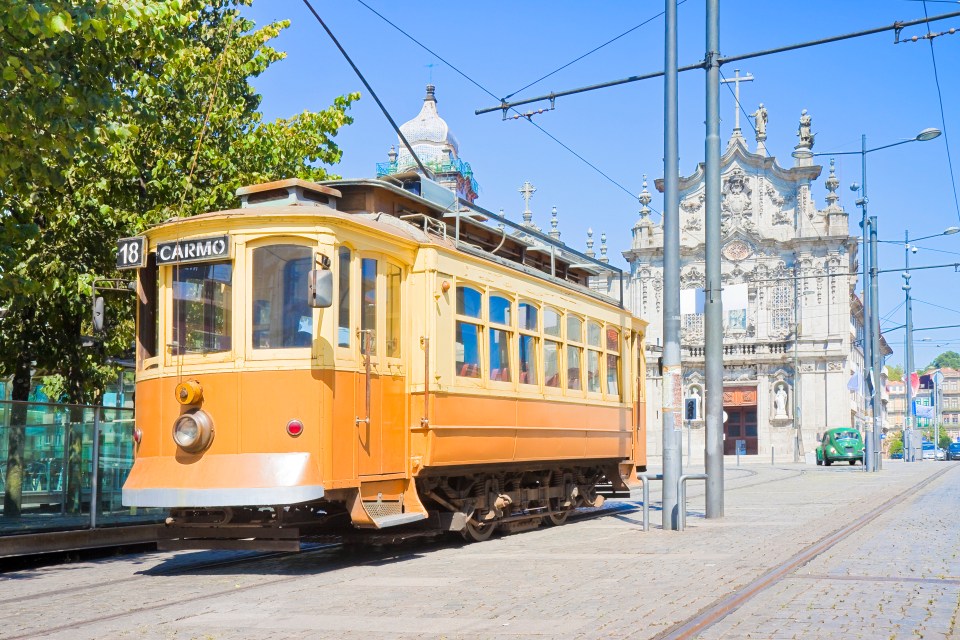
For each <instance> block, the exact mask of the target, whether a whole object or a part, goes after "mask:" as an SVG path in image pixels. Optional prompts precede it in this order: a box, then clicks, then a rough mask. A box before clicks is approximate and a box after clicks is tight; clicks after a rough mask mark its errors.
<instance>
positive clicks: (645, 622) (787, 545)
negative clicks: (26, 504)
mask: <svg viewBox="0 0 960 640" xmlns="http://www.w3.org/2000/svg"><path fill="white" fill-rule="evenodd" d="M939 472H945V473H944V474H943V475H942V476H939V477H936V478H935V479H934V480H932V481H931V482H930V483H929V484H927V485H926V486H924V487H922V488H920V489H919V490H917V489H914V487H916V485H917V484H918V483H920V482H923V481H924V480H926V479H928V478H931V477H933V476H936V474H938V473H939ZM726 488H727V493H726V499H725V517H724V518H722V519H717V520H706V519H704V518H703V517H702V515H703V497H702V496H703V487H702V483H699V484H691V486H690V488H689V492H690V513H691V516H690V517H689V518H688V521H687V525H688V529H687V530H686V531H685V532H672V531H663V530H662V529H660V528H659V524H660V513H659V511H653V512H652V515H653V518H654V527H653V528H652V529H651V531H649V532H646V533H644V532H643V530H642V526H641V514H640V511H639V510H637V509H634V508H632V505H630V504H625V505H621V506H620V507H619V508H615V509H612V510H611V511H610V513H608V514H607V515H604V516H602V517H596V518H589V519H580V520H576V521H571V522H569V523H568V524H566V525H564V526H562V527H556V528H542V529H538V530H536V531H530V532H526V533H520V534H516V535H511V536H504V537H501V538H494V539H492V540H490V541H488V542H484V543H481V544H473V545H460V544H455V543H434V544H418V545H402V546H400V547H392V548H386V549H383V550H380V551H376V552H361V553H358V554H356V555H351V554H348V553H345V552H342V551H339V550H320V551H315V552H311V553H305V554H301V555H299V556H293V557H291V556H284V557H277V558H271V559H267V560H260V561H257V562H245V563H237V564H231V565H224V566H220V567H216V568H208V569H204V570H194V571H191V570H189V565H190V563H194V562H204V563H206V562H208V561H211V560H215V559H230V558H232V559H236V558H238V557H240V556H238V554H233V553H226V552H217V553H214V552H179V553H151V554H142V555H138V556H124V557H118V558H111V559H107V560H101V561H91V562H82V563H75V564H69V565H60V566H53V567H45V568H39V569H33V570H28V571H21V572H15V573H8V574H2V575H0V638H39V637H49V638H70V639H79V638H151V639H152V638H164V639H166V638H177V639H180V638H198V639H203V640H228V639H240V638H244V639H246V638H257V639H258V640H260V639H267V638H277V639H280V638H284V639H286V638H311V639H312V638H348V639H353V638H356V639H360V638H363V639H364V640H369V639H371V638H390V639H398V640H399V639H403V640H406V639H408V638H451V639H452V638H510V637H530V638H583V639H588V638H651V637H656V636H658V635H660V636H663V637H669V636H670V635H671V633H674V631H675V628H676V627H677V625H679V624H681V623H683V622H685V621H688V620H690V619H691V618H694V617H695V616H697V614H698V613H700V612H703V611H709V610H710V608H711V607H712V606H713V605H714V604H715V603H717V602H718V601H719V600H721V599H723V598H725V597H727V596H729V595H730V594H734V593H736V592H737V591H738V590H740V589H742V588H744V587H745V586H746V585H749V584H750V583H752V582H753V581H755V580H756V579H757V578H758V577H761V576H763V575H764V574H766V573H768V572H769V571H770V570H771V569H772V568H774V567H778V566H780V565H781V564H783V563H784V562H786V561H788V560H789V559H790V558H792V557H794V556H795V555H796V554H798V553H800V552H801V551H803V550H804V549H806V548H808V547H809V546H810V545H812V544H814V543H817V542H818V541H821V540H822V539H824V538H825V537H827V536H829V535H830V534H833V533H835V532H837V531H839V530H841V529H844V528H845V527H847V526H848V525H850V524H851V523H854V522H855V521H857V520H858V518H860V517H861V516H863V515H864V514H868V513H870V512H871V511H872V510H874V509H876V508H877V507H879V506H881V505H883V504H884V503H885V502H886V501H888V500H889V499H891V498H892V497H894V496H898V495H901V494H903V495H905V496H907V497H906V499H905V500H903V501H900V502H897V503H895V504H892V505H890V506H889V508H887V509H886V510H885V511H883V512H881V513H880V515H879V516H878V517H876V518H875V519H873V520H871V521H870V522H868V523H867V524H865V525H864V526H863V527H862V528H859V529H858V530H856V532H855V533H853V534H852V535H850V536H848V537H846V538H843V539H841V540H840V541H839V542H837V543H836V544H835V545H833V546H832V547H830V548H829V549H827V550H826V551H825V552H823V553H821V554H820V555H818V556H816V557H814V558H813V559H812V560H810V561H809V562H808V563H806V564H805V565H803V566H800V567H798V568H796V569H795V570H793V571H790V572H788V573H787V574H786V575H785V577H784V578H783V579H782V580H779V581H775V582H773V583H772V584H771V585H770V586H769V588H767V589H765V590H762V591H759V592H758V593H756V595H754V597H752V598H751V599H748V600H747V601H745V602H744V603H742V605H741V606H740V607H739V609H736V610H734V611H732V612H731V613H729V615H726V616H725V617H722V618H720V619H719V620H718V621H717V622H716V623H715V624H713V625H712V626H709V627H706V628H704V629H703V630H702V631H701V632H700V635H699V636H694V637H703V638H828V637H829V638H833V637H837V636H843V637H848V638H849V637H853V638H920V637H922V638H960V620H958V615H960V614H958V611H960V606H958V594H960V517H958V515H960V464H952V463H942V462H941V463H934V462H925V463H916V464H904V463H902V462H893V463H887V465H886V468H885V469H884V470H883V471H882V472H881V473H877V474H866V473H863V472H862V470H861V467H859V466H857V467H838V466H833V467H829V468H824V467H812V466H807V467H804V466H802V465H778V466H776V467H772V466H769V465H759V464H758V465H753V466H744V467H739V468H737V467H732V468H731V467H728V469H727V478H726ZM658 499H659V492H658V491H654V492H653V495H652V501H651V502H652V503H654V504H656V501H657V500H658Z"/></svg>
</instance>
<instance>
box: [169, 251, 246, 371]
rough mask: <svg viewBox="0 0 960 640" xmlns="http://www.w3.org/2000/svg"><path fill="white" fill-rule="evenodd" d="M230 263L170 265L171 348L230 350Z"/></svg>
mask: <svg viewBox="0 0 960 640" xmlns="http://www.w3.org/2000/svg"><path fill="white" fill-rule="evenodd" d="M232 282H233V264H231V263H229V262H215V263H206V264H191V265H184V266H175V267H173V342H174V347H173V352H174V353H177V354H184V353H217V352H223V351H230V349H231V340H230V322H231V311H232Z"/></svg>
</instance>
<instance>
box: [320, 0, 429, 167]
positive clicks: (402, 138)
mask: <svg viewBox="0 0 960 640" xmlns="http://www.w3.org/2000/svg"><path fill="white" fill-rule="evenodd" d="M303 4H305V5H307V9H309V10H310V13H312V14H313V17H314V18H316V19H317V22H319V23H320V26H321V27H323V30H324V31H326V32H327V35H328V36H330V39H331V40H333V44H335V45H336V46H337V49H339V50H340V53H341V54H342V55H343V57H344V58H345V59H346V61H347V63H349V65H350V67H351V68H352V69H353V71H354V73H356V74H357V77H359V78H360V82H362V83H363V86H365V87H366V88H367V91H369V92H370V95H371V96H373V99H374V101H375V102H376V103H377V106H379V107H380V110H381V111H382V112H383V115H384V116H386V118H387V120H388V121H389V122H390V126H391V127H393V130H394V131H396V132H397V136H398V137H399V138H400V141H401V142H403V146H405V147H406V148H407V151H409V152H410V155H411V156H413V159H414V160H415V161H416V163H417V166H418V167H420V170H421V171H423V175H425V176H426V177H428V178H431V179H432V178H433V173H431V172H430V171H429V170H428V169H427V168H426V167H425V166H424V164H423V162H422V161H421V160H420V157H419V156H418V155H417V153H416V151H414V150H413V146H412V145H411V144H410V142H409V141H408V140H407V137H406V136H404V135H403V131H401V130H400V127H398V126H397V123H396V121H394V119H393V116H391V115H390V112H389V111H387V108H386V107H385V106H384V105H383V102H381V101H380V98H379V97H378V96H377V92H376V91H374V90H373V87H371V86H370V83H369V82H367V79H366V78H365V77H364V75H363V73H362V72H361V71H360V69H359V68H357V65H355V64H354V63H353V59H351V58H350V56H349V54H347V51H346V49H344V48H343V46H342V45H341V44H340V41H339V40H337V37H336V36H335V35H333V32H332V31H331V30H330V27H328V26H327V23H326V22H324V21H323V18H321V17H320V14H319V13H317V11H316V9H314V8H313V5H312V4H310V0H303Z"/></svg>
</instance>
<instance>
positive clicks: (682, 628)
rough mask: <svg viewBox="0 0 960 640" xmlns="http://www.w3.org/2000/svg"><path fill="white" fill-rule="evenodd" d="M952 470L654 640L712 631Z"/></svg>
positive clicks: (897, 497)
mask: <svg viewBox="0 0 960 640" xmlns="http://www.w3.org/2000/svg"><path fill="white" fill-rule="evenodd" d="M951 470H952V467H951V468H947V469H943V470H942V471H938V472H937V473H935V474H934V475H932V476H930V477H928V478H925V479H924V480H922V481H921V482H919V483H917V484H915V485H912V486H911V487H909V488H907V489H904V490H903V491H901V492H900V493H898V494H897V495H895V496H893V497H892V498H890V499H888V500H886V501H885V502H884V503H883V504H881V505H879V506H877V507H874V508H873V509H871V510H870V511H868V512H867V513H865V514H864V515H862V516H860V517H859V518H857V519H856V520H854V521H853V522H851V523H850V524H848V525H846V526H844V527H842V528H840V529H838V530H837V531H834V532H833V533H829V534H827V535H825V536H824V537H822V538H820V539H819V540H817V541H816V542H814V543H812V544H810V545H808V546H807V547H806V548H804V549H802V550H801V551H800V552H798V553H796V554H794V555H793V556H791V557H790V558H788V559H787V560H785V561H784V562H782V563H781V564H780V565H778V566H777V567H774V568H773V569H770V570H769V571H767V572H765V573H764V574H762V575H761V576H760V577H758V578H756V579H754V580H753V581H751V582H750V583H748V584H747V585H745V586H743V587H741V588H740V589H737V590H736V591H734V592H733V593H731V594H729V595H727V596H724V597H722V598H719V599H718V600H716V601H714V603H713V604H710V605H707V606H706V607H704V608H703V609H701V610H700V611H699V612H698V613H697V614H696V615H694V616H693V617H691V618H688V619H687V620H685V621H683V622H679V623H677V624H675V625H673V626H672V627H670V628H669V629H666V630H664V631H662V632H661V633H659V634H657V635H656V636H654V637H653V638H654V640H686V639H687V638H693V637H696V636H697V634H700V633H702V632H703V631H705V630H706V629H709V628H710V627H712V626H713V625H715V624H716V623H718V622H720V621H721V620H723V619H724V618H726V617H727V616H728V615H730V614H731V613H733V612H734V611H736V610H737V609H739V608H740V607H741V606H743V605H744V604H745V603H747V602H748V601H749V600H750V599H752V598H753V597H754V596H756V595H758V594H760V593H761V592H763V591H765V590H767V589H769V588H770V587H772V586H773V585H775V584H777V583H778V582H780V581H781V580H783V579H784V578H786V577H787V576H789V575H790V574H792V573H793V572H794V571H796V570H797V569H799V568H800V567H802V566H803V565H805V564H807V563H808V562H810V561H811V560H813V559H814V558H816V557H817V556H819V555H821V554H822V553H824V552H826V551H828V550H829V549H830V548H831V547H833V546H834V545H836V544H837V543H838V542H841V541H843V540H844V539H846V538H848V537H849V536H850V535H852V534H854V533H856V532H857V531H859V530H860V529H862V528H863V527H865V526H866V525H868V524H870V523H871V522H873V521H874V520H875V519H877V518H878V517H880V516H881V515H882V514H883V513H885V512H886V511H887V510H888V509H890V508H891V507H893V506H895V505H898V504H900V503H901V502H904V501H905V500H906V499H907V498H910V497H914V496H915V495H916V493H917V491H918V490H921V489H923V488H924V487H926V486H927V485H929V484H930V483H932V482H933V481H935V480H938V479H940V478H941V477H942V476H943V475H944V474H946V473H948V472H949V471H951Z"/></svg>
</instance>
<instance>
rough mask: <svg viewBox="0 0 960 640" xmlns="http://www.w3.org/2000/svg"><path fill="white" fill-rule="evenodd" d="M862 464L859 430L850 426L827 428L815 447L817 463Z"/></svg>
mask: <svg viewBox="0 0 960 640" xmlns="http://www.w3.org/2000/svg"><path fill="white" fill-rule="evenodd" d="M858 461H859V462H860V464H863V440H862V439H861V438H860V432H859V431H856V430H855V429H851V428H850V427H840V428H839V429H828V430H827V432H826V433H824V434H823V437H822V438H821V439H820V446H819V447H817V464H822V465H826V466H828V467H829V466H830V465H831V464H832V463H834V462H849V463H850V464H856V463H857V462H858Z"/></svg>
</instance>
